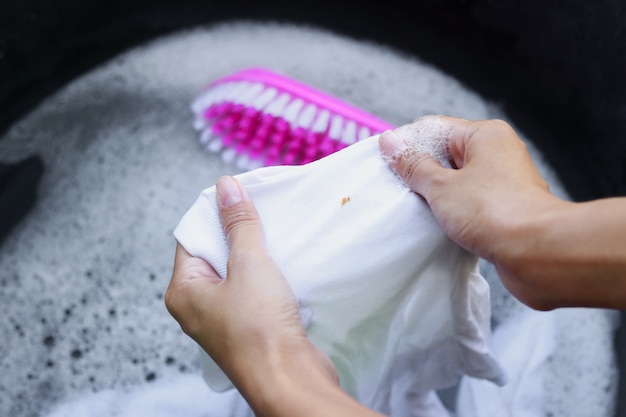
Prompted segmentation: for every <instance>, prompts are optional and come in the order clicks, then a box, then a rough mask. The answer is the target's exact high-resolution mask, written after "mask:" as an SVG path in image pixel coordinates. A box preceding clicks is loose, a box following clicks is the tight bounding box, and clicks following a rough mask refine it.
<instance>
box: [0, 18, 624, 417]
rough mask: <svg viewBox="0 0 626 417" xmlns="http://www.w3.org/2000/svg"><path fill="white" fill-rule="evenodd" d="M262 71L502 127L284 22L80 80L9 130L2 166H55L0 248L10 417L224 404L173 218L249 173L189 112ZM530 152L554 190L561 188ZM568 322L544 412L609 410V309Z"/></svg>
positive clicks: (407, 130)
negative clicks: (225, 180)
mask: <svg viewBox="0 0 626 417" xmlns="http://www.w3.org/2000/svg"><path fill="white" fill-rule="evenodd" d="M216 56H219V57H220V59H218V60H216V59H215V57H216ZM320 57H332V59H320ZM252 65H261V66H267V67H269V68H273V69H276V70H278V71H284V72H286V73H288V74H289V75H291V76H294V77H296V78H299V79H301V80H302V81H304V82H309V83H312V84H313V85H316V86H318V87H320V88H322V89H325V90H326V91H329V92H331V93H333V94H337V95H339V96H341V97H343V98H346V99H349V101H351V102H354V103H359V104H360V105H361V106H362V107H364V108H365V109H367V110H369V111H371V112H373V113H375V114H378V115H380V116H381V117H382V118H384V119H386V120H389V121H390V122H391V123H394V124H395V125H402V124H404V123H406V122H407V121H409V120H412V119H413V118H414V117H415V115H420V114H433V113H435V114H450V115H455V116H459V117H464V118H467V119H489V118H502V119H505V120H506V115H503V114H502V113H501V112H500V111H499V110H498V109H497V108H495V107H493V106H491V105H489V104H488V103H486V102H485V101H484V100H483V99H482V98H480V97H479V96H477V95H476V94H474V93H472V92H471V91H468V90H467V89H465V88H464V87H463V86H462V85H460V84H458V83H457V82H456V81H454V80H453V79H450V78H448V77H447V76H445V75H444V74H442V73H441V72H440V71H438V70H436V69H433V68H430V67H428V66H426V65H424V64H423V63H421V62H418V61H415V60H411V59H408V58H406V57H403V56H401V55H398V54H395V53H393V52H392V51H390V50H389V49H387V48H380V47H379V46H377V45H372V44H370V43H360V42H355V41H352V40H348V39H345V38H342V37H337V36H334V35H331V34H328V33H326V32H323V31H319V32H318V31H315V30H311V29H309V28H306V29H303V28H299V27H294V26H289V25H271V24H249V23H247V24H235V25H223V26H218V27H213V28H210V29H209V30H206V29H202V30H195V31H190V32H183V33H180V34H175V35H173V36H171V37H166V38H164V39H160V40H158V41H156V42H155V43H153V44H150V45H146V46H143V47H141V48H138V49H136V50H133V51H130V52H129V53H128V54H124V55H123V56H122V57H120V58H119V59H115V60H113V61H112V62H110V63H108V64H106V65H103V66H102V67H101V68H99V69H97V70H96V71H94V72H92V73H90V74H87V75H86V76H85V77H84V78H81V79H78V80H76V81H75V82H73V83H71V84H70V85H68V87H67V88H66V89H64V90H63V91H61V92H59V93H58V94H56V95H55V96H53V97H51V98H50V99H49V100H47V101H46V102H44V103H43V104H42V106H40V107H39V108H38V109H36V110H35V111H34V112H33V113H31V114H30V115H29V116H27V117H26V118H25V119H24V120H23V121H22V122H20V123H19V124H18V125H17V126H16V127H15V128H12V129H10V130H9V131H8V133H7V136H6V137H4V138H3V139H2V140H0V156H3V157H6V160H7V161H9V162H10V161H15V160H19V159H21V158H23V157H24V156H26V155H28V154H29V153H30V152H37V153H39V154H40V155H41V156H42V157H43V159H44V161H45V166H46V173H45V175H44V178H43V180H42V181H43V184H42V187H41V193H40V200H39V204H38V206H37V207H36V209H35V211H34V212H33V213H32V214H31V216H30V217H29V218H27V219H25V221H24V222H22V224H21V225H19V227H17V228H16V229H15V231H14V232H13V234H12V235H11V236H10V237H9V239H8V240H7V242H6V243H5V245H4V246H3V248H2V256H1V257H0V269H1V270H2V271H3V273H4V274H3V276H2V277H0V313H1V314H2V315H3V317H5V318H6V320H3V321H0V332H1V333H2V334H3V337H4V340H3V343H1V344H0V353H2V354H1V355H0V369H2V372H1V373H0V416H9V415H10V416H12V417H26V416H41V415H46V412H52V410H56V411H54V414H53V415H54V417H58V416H67V417H77V416H83V415H89V416H96V417H100V416H102V417H111V416H125V415H131V414H129V413H130V412H131V411H133V410H134V411H135V414H134V415H143V414H145V413H142V412H141V411H142V410H150V411H152V410H154V407H153V406H154V404H161V405H162V406H161V407H160V408H159V410H161V414H157V411H156V410H155V414H154V415H172V416H174V415H176V416H184V415H189V416H194V415H198V416H200V415H204V416H213V415H216V416H217V415H219V416H224V415H228V413H227V411H226V410H227V408H228V404H229V402H228V401H226V399H227V398H229V397H221V396H216V395H213V394H211V393H210V390H209V389H208V387H205V385H204V384H203V382H202V378H201V376H200V374H199V372H200V371H199V363H198V361H197V356H196V355H197V347H196V345H195V344H194V343H193V342H191V341H190V340H189V339H188V338H187V337H186V336H184V335H183V334H182V332H181V331H180V328H179V326H178V325H177V324H176V323H175V322H174V320H173V319H172V318H171V317H170V316H169V315H168V313H167V312H166V311H165V307H164V306H163V300H162V295H163V292H164V291H165V288H166V287H167V282H168V279H169V274H171V268H172V260H173V251H174V242H173V239H172V236H171V231H172V230H173V227H174V226H175V225H176V223H177V222H178V220H179V219H180V217H181V216H182V214H183V213H184V212H185V210H186V209H187V208H188V207H189V205H190V204H191V203H192V202H193V201H194V200H195V198H196V197H197V194H198V192H199V191H200V190H201V189H203V188H206V187H207V186H210V185H212V184H213V183H214V182H215V180H216V179H217V178H218V177H219V176H221V175H222V174H226V173H230V174H235V173H237V172H236V170H235V169H233V168H232V167H229V166H226V165H224V164H223V163H222V162H221V161H219V158H215V157H212V156H210V155H208V154H206V153H202V152H201V151H200V148H199V145H197V140H196V135H195V132H193V130H192V129H191V127H190V126H191V113H190V111H189V110H188V105H189V103H190V102H191V101H192V99H193V98H194V96H195V95H196V94H197V93H198V92H199V91H200V90H201V88H202V87H203V86H204V85H205V83H206V82H208V81H210V80H212V79H216V78H218V77H220V76H223V75H225V74H227V73H230V72H233V71H235V70H238V69H240V68H243V67H248V66H252ZM331 65H332V68H330V69H329V66H331ZM364 68H367V71H368V72H367V73H364V72H363V69H364ZM330 73H332V74H333V76H332V77H331V76H329V74H330ZM361 74H365V75H367V78H366V79H362V78H359V77H361V76H363V77H365V75H361ZM408 79H410V82H409V81H407V80H408ZM346 80H349V81H350V82H346ZM346 85H353V86H354V85H358V86H359V88H350V89H346ZM381 85H384V86H385V89H383V91H381V89H380V87H379V86H381ZM103 109H105V110H106V111H103ZM440 122H441V119H439V118H431V117H425V118H422V119H419V120H418V121H416V122H415V123H412V124H409V125H407V126H404V127H402V128H399V129H398V130H397V132H398V134H399V135H401V137H404V138H407V140H409V142H410V143H411V145H410V146H409V148H410V149H411V152H413V153H415V154H423V153H427V154H429V155H432V156H433V157H435V158H436V159H438V160H439V161H440V162H445V161H447V160H448V159H449V155H448V149H447V141H448V140H449V134H450V132H449V130H447V129H446V126H444V125H442V124H441V123H440ZM129 138H132V140H131V139H129ZM24 143H28V146H27V147H26V146H24ZM530 148H531V153H532V154H533V157H534V158H535V159H536V160H537V161H538V162H539V165H540V170H541V171H542V174H543V175H544V177H546V178H547V180H548V182H549V183H550V188H551V190H552V191H553V192H555V193H557V194H560V195H561V196H565V195H564V192H563V191H562V189H561V186H560V184H559V183H558V181H557V179H556V177H554V174H553V173H551V171H550V170H549V168H547V167H546V165H545V163H543V164H542V161H541V157H540V155H539V154H538V153H537V152H536V150H534V149H533V148H532V146H530ZM68 254H80V255H79V256H68ZM486 275H487V278H488V280H489V282H490V285H491V286H492V301H493V302H492V305H493V311H494V322H498V321H502V322H503V321H505V320H508V319H514V318H515V315H516V314H517V313H518V310H519V309H521V308H522V307H521V306H519V305H518V304H517V303H516V302H515V300H513V299H511V298H510V294H508V293H506V291H505V290H504V289H502V288H500V287H498V285H499V280H498V279H497V277H495V276H493V277H492V278H493V279H491V278H490V277H489V275H490V274H486ZM83 300H84V302H83ZM557 315H558V320H559V321H558V323H557V326H556V327H557V329H558V334H557V335H555V337H556V338H557V339H556V345H557V347H556V349H555V352H554V354H553V357H552V358H551V359H550V366H549V367H548V369H547V370H546V372H547V375H546V380H547V381H548V382H549V383H548V384H547V385H546V392H547V394H546V398H547V399H546V411H547V412H546V415H548V414H551V415H554V416H568V417H578V416H580V417H583V416H590V415H593V416H599V417H609V415H610V413H611V409H612V408H611V407H612V404H613V402H614V396H615V386H616V378H617V377H616V374H615V364H614V361H613V360H612V359H613V356H612V351H611V349H612V344H611V334H612V333H611V332H612V331H613V329H614V327H615V325H616V324H615V323H614V319H615V315H614V314H612V313H611V312H605V311H600V310H590V309H580V310H560V311H559V313H558V314H557ZM583 322H584V326H581V325H580V323H583ZM50 335H54V338H53V339H52V338H50ZM531 337H532V336H531ZM572 393H575V394H572ZM115 404H117V405H115ZM166 413H169V414H166Z"/></svg>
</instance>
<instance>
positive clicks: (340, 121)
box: [191, 80, 373, 170]
mask: <svg viewBox="0 0 626 417" xmlns="http://www.w3.org/2000/svg"><path fill="white" fill-rule="evenodd" d="M241 106H244V107H243V108H242V107H241ZM191 107H192V110H193V112H194V113H195V116H196V117H195V119H194V120H193V127H194V129H196V130H198V131H199V132H201V133H200V143H201V144H202V145H203V146H204V147H205V148H206V149H207V150H209V151H210V152H212V153H217V154H221V157H222V160H223V161H224V162H226V163H228V164H234V165H236V166H237V167H238V168H239V169H242V170H250V169H255V168H259V167H261V166H263V165H265V164H266V163H271V164H276V163H297V162H298V161H308V160H309V159H308V158H309V156H307V157H303V156H299V151H298V149H297V147H298V146H301V145H300V143H299V142H298V144H296V143H295V142H294V143H292V144H288V141H290V140H292V139H293V140H303V139H304V138H306V141H307V142H308V143H311V144H312V145H313V144H314V143H318V142H317V141H323V142H324V143H325V144H324V149H325V150H324V151H322V152H328V149H331V148H333V147H334V146H335V145H332V144H330V148H329V147H328V146H329V144H328V140H332V141H338V142H341V145H340V146H339V145H338V147H339V148H341V147H343V146H349V145H352V144H353V143H355V142H357V141H359V140H362V139H365V138H367V137H369V136H371V135H372V134H373V132H372V131H371V130H370V128H368V127H367V126H363V125H360V124H357V122H356V121H355V120H352V119H349V118H348V119H346V118H344V117H343V116H342V115H341V114H338V113H334V112H331V111H330V110H328V109H325V108H323V107H318V105H317V104H316V103H309V102H307V101H306V99H305V98H302V97H299V96H298V95H295V96H292V95H291V94H290V93H289V92H285V91H281V89H280V88H277V87H273V86H267V85H265V84H264V83H263V82H258V81H248V80H234V81H232V80H231V81H226V82H222V83H217V84H215V85H212V86H211V87H210V88H207V89H206V90H205V91H203V92H202V93H201V94H200V95H199V97H197V98H196V100H194V101H193V103H192V105H191ZM248 109H251V110H253V111H252V112H250V111H249V110H248ZM261 116H263V118H262V119H261ZM265 116H273V117H275V118H279V119H282V122H281V123H284V122H287V123H288V125H289V128H288V129H287V130H286V131H285V130H284V129H285V128H284V127H281V128H280V129H281V130H277V131H274V130H272V129H273V127H272V126H271V125H270V124H273V123H277V120H274V119H273V117H270V118H267V117H265ZM282 126H284V124H283V125H282ZM261 127H262V128H261ZM301 129H304V130H307V131H309V133H314V134H315V135H316V136H314V137H311V136H303V134H302V130H301ZM296 130H298V133H297V135H295V136H293V137H292V136H291V135H292V134H293V133H294V132H296ZM268 132H269V133H268ZM242 134H243V136H245V135H249V134H254V135H260V136H257V137H255V143H256V144H257V145H255V146H258V144H259V143H264V142H259V141H265V140H267V138H264V136H263V135H268V134H269V135H272V136H271V137H272V139H271V143H270V142H268V146H273V147H276V149H272V152H271V153H268V154H267V155H265V156H261V157H256V156H255V157H252V156H251V155H250V154H248V152H249V150H248V149H246V148H247V146H248V143H247V140H249V139H250V138H244V137H242ZM317 135H321V136H317ZM312 138H315V139H312ZM281 141H285V142H284V143H283V142H281ZM319 143H321V142H319ZM282 147H285V148H282ZM287 147H289V150H288V151H286V149H287ZM302 152H305V150H304V149H303V150H302ZM254 154H255V155H257V154H258V150H256V151H255V153H254ZM263 154H264V153H261V155H263ZM268 155H271V156H268ZM286 155H289V156H288V157H287V159H288V161H287V159H286V160H284V161H283V160H281V159H282V158H284V157H286ZM266 157H267V158H268V159H267V160H266V159H265V158H266Z"/></svg>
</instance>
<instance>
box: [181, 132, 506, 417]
mask: <svg viewBox="0 0 626 417" xmlns="http://www.w3.org/2000/svg"><path fill="white" fill-rule="evenodd" d="M238 179H239V180H240V181H241V182H242V183H243V184H244V185H245V186H246V189H247V190H248V192H249V194H250V196H251V198H252V200H253V202H254V204H255V205H256V207H257V210H258V212H259V215H260V217H261V219H262V222H263V225H264V230H265V238H266V243H267V248H268V251H269V253H270V255H271V256H272V257H273V259H274V260H275V261H276V263H277V264H278V265H279V266H280V268H281V270H282V271H283V273H284V274H285V276H286V277H287V279H288V281H289V283H290V285H291V287H292V288H293V291H294V293H295V295H296V298H297V299H298V302H299V305H300V311H301V315H302V318H303V321H304V323H305V325H306V327H307V333H308V336H309V338H310V339H311V341H312V342H313V343H314V344H315V345H316V346H317V347H318V348H320V349H321V350H322V351H324V352H325V353H326V354H327V355H328V356H329V357H330V359H331V360H332V361H333V363H334V364H335V366H336V368H337V371H338V373H339V376H340V382H341V386H342V388H343V389H345V390H346V391H347V392H348V393H349V394H351V395H352V396H354V397H355V398H356V399H358V400H359V401H360V402H361V403H363V404H364V405H366V406H368V407H371V408H373V409H375V410H378V411H381V412H383V413H386V414H387V415H391V416H423V415H424V416H425V415H429V416H433V415H435V416H437V415H447V412H446V411H445V408H444V407H443V406H442V405H441V403H440V402H439V400H438V398H437V396H436V395H435V393H434V390H437V389H441V388H445V387H449V386H452V385H455V384H456V383H457V382H458V380H459V378H460V377H461V376H462V375H469V376H472V377H474V378H482V379H487V380H489V381H492V382H495V383H502V382H503V381H504V375H503V371H502V370H501V367H500V365H499V363H498V361H497V359H496V357H495V356H494V355H493V353H492V350H491V348H490V345H489V343H490V341H489V339H490V331H491V330H490V315H491V313H490V301H489V286H488V284H487V283H486V281H485V280H484V278H483V277H482V276H481V275H480V273H479V271H478V269H477V261H478V259H477V258H476V257H475V256H474V255H471V254H470V253H468V252H467V251H465V250H464V249H462V248H461V247H459V246H458V245H456V244H455V243H454V242H453V241H451V240H450V239H449V238H448V237H447V236H446V235H445V234H444V232H443V231H442V229H441V228H440V226H439V225H438V224H437V222H436V220H435V219H434V217H433V215H432V213H431V211H430V209H429V207H428V206H427V204H426V203H425V202H424V201H423V200H422V198H421V197H419V196H418V195H416V194H415V193H413V192H412V191H411V190H410V189H409V188H407V187H406V186H405V185H404V184H403V183H402V182H401V181H400V180H399V179H398V178H397V177H396V175H395V174H394V173H393V172H392V171H391V170H390V168H389V167H388V165H387V163H386V162H385V161H384V160H383V159H382V157H381V155H380V152H379V148H378V138H377V136H375V137H372V138H369V139H365V140H363V141H361V142H358V143H356V144H354V145H351V146H349V147H348V148H346V149H344V150H342V151H340V152H337V153H335V154H332V155H330V156H328V157H326V158H324V159H321V160H319V161H316V162H313V163H310V164H308V165H304V166H278V167H269V168H261V169H257V170H254V171H250V172H247V173H244V174H241V175H239V176H238ZM174 235H175V237H176V239H177V240H178V241H179V243H180V244H181V245H182V246H183V247H184V248H185V249H186V250H187V251H188V252H189V253H190V254H191V255H193V256H197V257H200V258H203V259H205V260H206V261H207V262H209V263H210V264H211V265H212V266H213V267H214V268H215V270H216V271H217V272H218V274H219V275H220V276H221V277H222V278H226V275H227V271H226V264H227V259H228V246H227V243H226V240H225V237H224V234H223V231H222V226H221V223H220V219H219V214H218V207H217V201H216V195H215V187H211V188H208V189H206V190H204V191H202V193H201V194H200V196H199V197H198V199H197V201H196V202H195V203H194V204H193V205H192V207H191V208H190V209H189V210H188V212H187V213H186V214H185V215H184V217H183V218H182V220H181V221H180V223H179V225H178V226H177V228H176V230H175V232H174ZM261 278H262V277H261ZM202 362H203V368H204V375H205V379H206V381H207V382H208V384H209V385H210V386H211V387H212V388H213V389H215V390H217V391H224V390H227V389H229V388H231V387H232V385H231V384H230V382H229V381H228V379H227V377H226V376H225V375H224V374H223V373H222V372H221V371H220V370H219V368H218V367H217V366H216V365H215V364H214V363H213V362H212V360H211V359H210V358H209V357H208V355H206V354H204V353H203V358H202Z"/></svg>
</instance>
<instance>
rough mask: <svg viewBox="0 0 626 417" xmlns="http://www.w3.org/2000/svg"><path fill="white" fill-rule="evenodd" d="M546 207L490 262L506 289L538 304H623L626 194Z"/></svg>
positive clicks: (541, 306) (625, 288)
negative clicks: (505, 252) (507, 250)
mask: <svg viewBox="0 0 626 417" xmlns="http://www.w3.org/2000/svg"><path fill="white" fill-rule="evenodd" d="M550 207H551V209H550V210H547V211H546V212H545V213H541V214H540V215H538V216H535V218H534V219H533V220H532V221H531V222H530V223H529V224H528V226H527V228H525V229H523V230H522V231H521V232H518V236H516V237H515V238H514V240H513V243H515V241H517V242H523V243H522V244H520V245H517V244H514V245H513V247H515V248H516V249H515V250H513V251H512V254H511V253H509V255H508V256H505V257H503V261H502V262H498V260H496V262H495V263H496V265H497V266H498V267H499V268H498V269H499V271H500V273H501V275H504V276H505V277H503V278H504V279H505V280H506V282H507V283H508V285H507V286H509V287H510V288H509V289H510V290H511V292H513V293H514V294H516V293H517V294H516V295H517V296H518V297H519V298H520V299H522V301H525V302H527V303H528V304H529V305H531V306H532V307H535V308H539V309H551V308H557V307H566V306H584V307H604V308H626V198H612V199H603V200H596V201H592V202H585V203H570V202H564V201H563V202H560V203H559V204H554V205H551V206H550ZM522 234H523V237H522V236H521V235H522Z"/></svg>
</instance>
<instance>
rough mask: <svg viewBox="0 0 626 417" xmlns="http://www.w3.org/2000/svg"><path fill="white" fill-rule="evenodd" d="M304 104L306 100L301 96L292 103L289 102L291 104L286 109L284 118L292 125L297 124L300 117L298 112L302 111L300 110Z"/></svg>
mask: <svg viewBox="0 0 626 417" xmlns="http://www.w3.org/2000/svg"><path fill="white" fill-rule="evenodd" d="M303 106H304V101H303V100H302V99H301V98H297V99H295V100H293V101H292V102H291V103H289V105H288V106H287V108H286V109H285V114H284V116H283V118H284V119H285V120H287V121H288V122H289V123H290V124H291V125H292V126H295V124H296V119H297V117H298V114H299V113H300V110H302V107H303Z"/></svg>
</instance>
